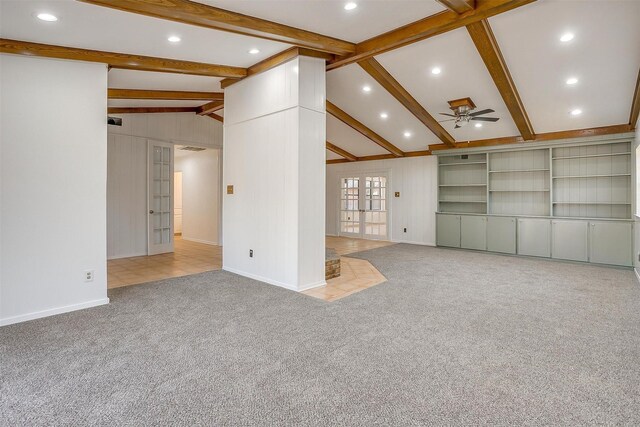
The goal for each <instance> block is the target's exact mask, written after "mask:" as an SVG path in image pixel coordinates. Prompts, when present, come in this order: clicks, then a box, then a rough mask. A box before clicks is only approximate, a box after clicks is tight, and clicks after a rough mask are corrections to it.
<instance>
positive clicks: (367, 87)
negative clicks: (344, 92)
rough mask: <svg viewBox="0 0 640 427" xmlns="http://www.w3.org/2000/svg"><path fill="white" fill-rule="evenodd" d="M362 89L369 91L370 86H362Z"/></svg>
mask: <svg viewBox="0 0 640 427" xmlns="http://www.w3.org/2000/svg"><path fill="white" fill-rule="evenodd" d="M362 91H363V92H371V86H369V85H364V86H362Z"/></svg>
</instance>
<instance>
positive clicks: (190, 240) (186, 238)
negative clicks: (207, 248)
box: [182, 234, 218, 246]
mask: <svg viewBox="0 0 640 427" xmlns="http://www.w3.org/2000/svg"><path fill="white" fill-rule="evenodd" d="M182 240H188V241H189V242H196V243H204V244H205V245H211V246H218V242H212V241H210V240H203V239H192V238H191V237H184V234H183V235H182Z"/></svg>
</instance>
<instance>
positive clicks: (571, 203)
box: [553, 202, 631, 206]
mask: <svg viewBox="0 0 640 427" xmlns="http://www.w3.org/2000/svg"><path fill="white" fill-rule="evenodd" d="M553 204H554V205H616V206H626V205H629V206H630V205H631V203H626V202H621V203H618V202H553Z"/></svg>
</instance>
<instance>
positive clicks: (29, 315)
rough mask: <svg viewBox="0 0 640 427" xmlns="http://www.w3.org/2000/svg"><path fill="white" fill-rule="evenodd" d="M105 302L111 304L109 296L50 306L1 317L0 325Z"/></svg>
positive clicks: (67, 311)
mask: <svg viewBox="0 0 640 427" xmlns="http://www.w3.org/2000/svg"><path fill="white" fill-rule="evenodd" d="M105 304H109V298H101V299H96V300H92V301H86V302H81V303H79V304H72V305H65V306H63V307H56V308H50V309H48V310H42V311H34V312H33V313H27V314H21V315H19V316H13V317H7V318H5V319H0V326H8V325H13V324H15V323H22V322H26V321H28V320H35V319H40V318H42V317H49V316H54V315H56V314H62V313H69V312H71V311H76V310H82V309H85V308H91V307H97V306H99V305H105Z"/></svg>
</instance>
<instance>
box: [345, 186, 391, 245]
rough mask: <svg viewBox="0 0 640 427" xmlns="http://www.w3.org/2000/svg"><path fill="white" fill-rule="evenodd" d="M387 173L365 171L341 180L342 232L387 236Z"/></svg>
mask: <svg viewBox="0 0 640 427" xmlns="http://www.w3.org/2000/svg"><path fill="white" fill-rule="evenodd" d="M387 197H388V191H387V176H386V175H384V174H379V173H376V174H364V175H352V176H348V177H344V178H342V179H341V180H340V235H341V236H351V237H360V238H365V239H376V240H385V239H387V238H388V232H387V228H388V227H387V223H388V212H387V205H388V200H387Z"/></svg>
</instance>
